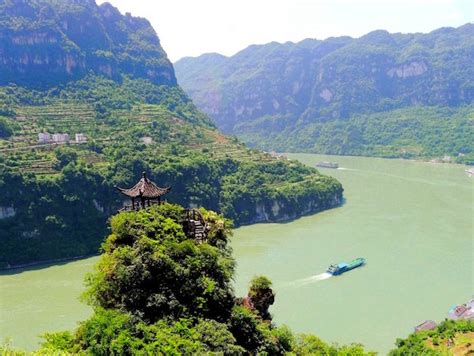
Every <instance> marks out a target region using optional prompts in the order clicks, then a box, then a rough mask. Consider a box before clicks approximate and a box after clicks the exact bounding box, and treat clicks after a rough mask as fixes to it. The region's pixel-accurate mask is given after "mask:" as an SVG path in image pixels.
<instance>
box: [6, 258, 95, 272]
mask: <svg viewBox="0 0 474 356" xmlns="http://www.w3.org/2000/svg"><path fill="white" fill-rule="evenodd" d="M99 255H100V254H99V253H94V254H88V255H81V256H73V257H62V258H55V259H52V260H44V261H34V262H28V263H22V264H19V265H11V266H8V267H5V268H1V269H0V275H1V274H2V272H9V271H15V270H18V269H24V268H30V267H37V266H42V265H49V264H56V263H59V262H73V261H77V260H82V259H85V258H89V257H95V256H99Z"/></svg>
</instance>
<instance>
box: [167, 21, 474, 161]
mask: <svg viewBox="0 0 474 356" xmlns="http://www.w3.org/2000/svg"><path fill="white" fill-rule="evenodd" d="M175 70H176V75H177V77H178V81H179V83H180V85H181V86H182V87H183V89H184V90H185V91H186V92H187V93H188V94H189V95H190V96H191V98H192V99H193V100H194V102H195V103H196V105H197V106H198V107H199V108H201V109H202V110H204V111H205V112H206V113H207V114H209V115H210V116H211V117H212V118H213V119H214V120H215V122H216V123H217V125H218V126H219V128H221V129H222V130H223V131H224V132H226V133H232V134H236V135H239V136H241V137H242V138H244V140H246V141H247V142H248V143H250V144H253V145H256V146H258V147H262V148H268V149H271V148H274V149H279V150H295V149H296V150H299V151H312V152H314V151H316V152H325V153H338V154H361V153H362V154H363V153H364V152H363V151H364V150H365V149H366V148H367V142H365V143H364V142H360V144H359V146H360V149H356V150H354V149H352V150H345V149H341V148H340V147H336V146H337V143H335V144H334V145H332V146H331V147H326V146H325V147H319V150H318V149H317V147H318V146H321V141H320V140H319V136H318V135H319V134H320V133H321V130H322V129H323V128H322V127H321V125H327V124H328V123H331V122H336V121H338V122H339V121H340V122H341V125H342V126H343V127H344V130H346V129H347V126H348V125H349V123H350V122H351V120H352V119H353V118H355V117H356V116H360V115H370V114H375V113H386V112H390V111H393V110H400V109H410V108H420V107H421V108H423V107H450V108H458V107H462V106H466V105H471V104H472V102H473V100H474V24H466V25H464V26H461V27H459V28H441V29H438V30H435V31H433V32H431V33H428V34H420V33H417V34H400V33H396V34H390V33H388V32H387V31H382V30H378V31H373V32H370V33H369V34H367V35H365V36H362V37H360V38H357V39H354V38H350V37H337V38H328V39H326V40H324V41H320V40H313V39H306V40H304V41H301V42H299V43H291V42H287V43H276V42H272V43H269V44H266V45H252V46H250V47H248V48H246V49H244V50H242V51H241V52H239V53H237V54H236V55H234V56H232V57H225V56H222V55H218V54H206V55H202V56H200V57H197V58H183V59H181V60H179V61H178V62H177V63H175ZM315 125H316V126H318V127H317V128H316V127H315ZM349 126H350V125H349ZM356 126H357V125H356ZM358 129H359V130H362V131H363V130H364V128H363V127H358ZM308 130H309V131H308ZM301 134H303V136H304V137H302V138H303V141H304V144H301V143H300V142H296V141H297V140H301V137H300V136H301ZM347 135H349V136H351V135H352V136H354V135H355V136H357V132H356V133H355V134H352V133H350V132H347ZM361 135H362V136H363V132H362V133H361ZM269 137H270V139H269ZM349 139H350V140H351V141H353V142H355V141H354V139H355V138H350V137H349ZM400 139H401V140H403V139H404V138H403V137H400ZM275 143H276V144H275ZM369 143H370V142H369ZM384 144H392V142H387V143H383V142H382V143H381V145H384ZM410 144H414V145H419V142H410ZM335 145H336V146H335ZM339 146H340V144H339ZM321 148H322V149H321ZM402 149H404V148H402V147H401V146H399V147H398V146H397V150H399V152H402ZM423 149H424V148H423V147H417V150H418V151H420V152H421V151H423ZM405 151H406V150H405ZM425 151H426V150H425ZM392 153H393V154H395V155H397V154H396V153H395V152H392ZM446 153H456V152H446Z"/></svg>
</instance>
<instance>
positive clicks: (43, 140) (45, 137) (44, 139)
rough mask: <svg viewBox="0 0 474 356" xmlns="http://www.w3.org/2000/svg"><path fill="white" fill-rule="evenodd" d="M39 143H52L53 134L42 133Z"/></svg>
mask: <svg viewBox="0 0 474 356" xmlns="http://www.w3.org/2000/svg"><path fill="white" fill-rule="evenodd" d="M38 142H40V143H47V142H51V134H50V133H49V132H41V133H39V134H38Z"/></svg>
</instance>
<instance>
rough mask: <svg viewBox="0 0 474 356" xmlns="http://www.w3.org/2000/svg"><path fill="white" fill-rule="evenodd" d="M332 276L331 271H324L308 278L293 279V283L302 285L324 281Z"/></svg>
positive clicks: (297, 285) (295, 285)
mask: <svg viewBox="0 0 474 356" xmlns="http://www.w3.org/2000/svg"><path fill="white" fill-rule="evenodd" d="M332 276H333V275H332V274H331V273H327V272H324V273H321V274H317V275H314V276H311V277H308V278H303V279H298V280H296V281H293V282H292V283H291V285H292V286H294V287H302V286H305V285H308V284H312V283H317V282H321V281H324V280H326V279H329V278H331V277H332Z"/></svg>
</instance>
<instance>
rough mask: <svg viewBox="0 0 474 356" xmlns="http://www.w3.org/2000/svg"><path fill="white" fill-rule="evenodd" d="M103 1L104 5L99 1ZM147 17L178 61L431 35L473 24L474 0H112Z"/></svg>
mask: <svg viewBox="0 0 474 356" xmlns="http://www.w3.org/2000/svg"><path fill="white" fill-rule="evenodd" d="M97 1H98V3H102V2H104V1H101V0H97ZM109 2H110V3H112V4H113V5H115V6H116V7H118V8H119V9H120V11H121V12H122V13H124V12H131V13H132V15H134V16H141V17H146V18H147V19H148V20H150V22H151V23H152V25H153V27H154V28H155V30H156V31H157V33H158V36H159V37H160V39H161V43H162V45H163V47H164V49H165V51H166V52H167V53H168V56H169V57H170V59H171V60H172V61H173V62H174V61H176V60H178V59H179V58H181V57H184V56H197V55H200V54H202V53H207V52H218V53H222V54H225V55H232V54H234V53H236V52H238V51H239V50H241V49H243V48H245V47H247V46H248V45H250V44H262V43H267V42H271V41H278V42H286V41H300V40H302V39H304V38H318V39H325V38H327V37H330V36H341V35H349V36H352V37H359V36H361V35H364V34H365V33H367V32H370V31H373V30H376V29H385V30H388V31H390V32H429V31H432V30H434V29H436V28H438V27H443V26H460V25H463V24H465V23H467V22H474V0H362V1H361V0H109Z"/></svg>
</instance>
